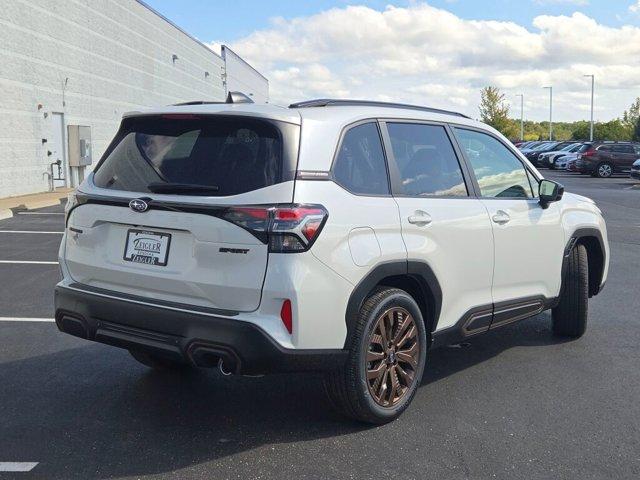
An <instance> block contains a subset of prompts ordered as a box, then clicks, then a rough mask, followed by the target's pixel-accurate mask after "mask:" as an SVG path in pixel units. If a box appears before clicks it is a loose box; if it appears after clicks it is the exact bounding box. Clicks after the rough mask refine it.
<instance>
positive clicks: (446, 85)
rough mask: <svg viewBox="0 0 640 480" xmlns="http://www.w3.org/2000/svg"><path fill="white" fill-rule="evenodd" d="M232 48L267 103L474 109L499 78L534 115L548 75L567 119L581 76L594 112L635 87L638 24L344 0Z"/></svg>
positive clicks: (539, 111) (613, 112)
mask: <svg viewBox="0 0 640 480" xmlns="http://www.w3.org/2000/svg"><path fill="white" fill-rule="evenodd" d="M639 1H640V0H639ZM231 47H232V48H233V49H234V50H235V51H236V52H238V53H239V54H240V55H242V56H243V57H244V58H246V59H247V60H248V61H249V62H251V63H252V64H253V65H254V66H256V67H257V68H258V69H259V70H261V71H262V72H263V73H265V75H266V76H267V77H268V78H269V79H270V86H271V97H272V101H274V102H275V103H289V102H291V101H295V100H302V99H305V98H313V97H351V98H372V99H377V100H394V101H402V102H416V103H421V104H429V105H432V106H435V107H441V108H447V107H448V108H458V109H461V110H462V111H464V112H466V113H468V114H470V115H472V116H474V117H475V116H477V115H478V113H477V104H478V100H479V90H480V88H482V87H483V86H485V85H497V86H499V87H501V88H502V89H504V91H505V94H506V95H507V98H508V99H511V98H514V95H515V94H516V93H522V92H524V93H525V96H526V97H527V103H528V104H529V103H530V102H533V103H532V104H531V105H532V106H531V108H529V109H528V110H529V115H531V117H533V118H540V119H542V118H545V117H546V111H547V110H546V109H547V108H548V107H547V104H546V103H545V100H544V99H545V98H547V97H545V94H544V92H543V91H542V89H541V87H542V86H543V85H548V84H553V85H554V103H556V104H557V105H554V110H555V111H556V115H557V118H558V119H567V120H571V119H578V118H583V117H584V112H582V111H581V108H580V106H579V105H578V104H579V103H583V102H582V98H579V97H572V96H571V95H569V93H572V94H573V93H584V92H586V91H588V89H589V87H590V83H589V82H588V80H587V79H585V78H584V77H583V75H584V74H586V73H594V74H595V75H596V91H597V93H598V96H597V101H598V102H599V104H598V107H599V108H600V109H601V110H600V115H601V116H602V118H603V119H609V118H612V117H615V116H619V115H620V114H621V113H622V110H624V109H625V108H627V107H628V105H629V104H630V103H631V101H632V100H633V99H634V98H635V97H636V96H638V94H639V93H640V28H638V27H634V26H629V25H626V26H623V27H620V28H613V27H609V26H605V25H603V24H600V23H598V22H597V21H596V20H594V19H592V18H590V17H588V16H586V15H584V14H582V13H574V14H573V15H571V16H550V15H542V16H539V17H536V18H535V19H534V21H533V25H531V26H530V27H529V28H525V26H522V25H518V24H516V23H513V22H506V21H491V20H465V19H462V18H460V17H457V16H456V15H454V14H452V13H451V12H448V11H447V10H444V9H440V8H435V7H432V6H430V5H427V4H417V3H412V4H410V6H408V7H406V8H401V7H394V6H389V7H387V8H385V9H384V10H382V11H379V10H375V9H373V8H369V7H365V6H348V7H344V8H333V9H331V10H327V11H324V12H321V13H318V14H316V15H312V16H308V17H299V18H294V19H291V20H285V19H282V18H279V19H275V20H274V21H273V23H272V25H271V26H270V27H269V28H267V29H264V30H259V31H256V32H253V33H252V34H250V35H248V36H247V37H244V38H241V39H240V40H238V41H237V42H234V43H233V44H232V45H231ZM538 103H539V104H538ZM531 117H530V118H531Z"/></svg>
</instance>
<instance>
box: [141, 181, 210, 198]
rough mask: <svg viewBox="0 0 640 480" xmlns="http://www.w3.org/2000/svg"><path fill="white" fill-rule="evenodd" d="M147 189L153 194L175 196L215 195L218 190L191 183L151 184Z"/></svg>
mask: <svg viewBox="0 0 640 480" xmlns="http://www.w3.org/2000/svg"><path fill="white" fill-rule="evenodd" d="M147 188H148V189H149V190H151V191H152V192H153V193H174V194H176V195H188V194H191V193H199V194H201V195H203V194H207V193H209V194H215V193H217V192H218V190H220V188H219V187H217V186H216V185H198V184H192V183H165V182H152V183H150V184H149V185H147Z"/></svg>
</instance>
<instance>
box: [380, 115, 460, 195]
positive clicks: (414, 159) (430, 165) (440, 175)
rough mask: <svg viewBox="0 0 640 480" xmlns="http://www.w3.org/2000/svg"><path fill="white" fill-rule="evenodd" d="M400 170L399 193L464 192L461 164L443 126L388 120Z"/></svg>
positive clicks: (440, 193)
mask: <svg viewBox="0 0 640 480" xmlns="http://www.w3.org/2000/svg"><path fill="white" fill-rule="evenodd" d="M387 129H388V131H389V137H390V138H391V145H392V147H393V155H394V157H395V159H396V164H397V166H398V170H399V173H400V182H401V184H400V186H399V188H400V191H399V192H394V193H396V194H398V195H412V196H414V195H415V196H455V197H459V196H467V187H466V186H465V183H464V178H463V176H462V171H461V170H460V164H459V163H458V159H457V157H456V154H455V151H454V149H453V146H452V145H451V141H450V140H449V137H448V135H447V132H446V130H445V129H444V127H442V126H439V125H421V124H414V123H388V124H387Z"/></svg>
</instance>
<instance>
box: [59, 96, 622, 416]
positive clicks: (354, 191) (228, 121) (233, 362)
mask: <svg viewBox="0 0 640 480" xmlns="http://www.w3.org/2000/svg"><path fill="white" fill-rule="evenodd" d="M65 230H66V231H65V235H64V238H63V241H62V245H61V247H60V255H59V256H60V267H61V270H62V276H63V278H62V280H61V282H60V283H59V284H58V285H57V287H56V292H55V305H56V313H55V317H56V322H57V325H58V328H59V329H60V330H61V331H63V332H66V333H69V334H71V335H75V336H78V337H82V338H85V339H88V340H93V341H96V342H101V343H106V344H109V345H113V346H116V347H121V348H125V349H127V350H129V351H130V352H131V354H132V355H133V357H134V358H135V359H136V360H138V361H140V362H142V363H144V364H145V365H148V366H150V367H153V368H159V369H163V368H174V369H178V368H192V367H219V368H220V370H222V372H223V373H226V374H231V373H235V374H248V375H256V374H265V373H273V372H295V371H315V372H323V374H324V378H325V380H324V383H325V387H326V391H327V393H328V394H329V398H330V399H331V400H332V403H333V404H334V405H335V406H336V407H337V408H338V409H339V410H341V411H342V412H343V413H345V414H346V415H348V416H350V417H353V418H356V419H358V420H361V421H365V422H370V423H384V422H388V421H390V420H393V419H394V418H396V417H397V416H399V415H400V414H401V413H402V412H403V411H404V410H405V409H406V408H407V406H408V405H409V403H410V402H411V400H412V398H413V396H414V394H415V393H416V389H417V388H418V386H419V385H420V381H421V377H422V373H423V370H424V369H425V365H427V356H428V353H429V352H430V351H431V350H432V349H433V348H435V347H438V346H441V345H448V344H455V343H459V342H461V341H463V340H464V339H468V338H470V337H473V336H476V335H479V334H482V333H485V332H487V331H490V330H493V329H495V328H498V327H501V326H504V325H507V324H510V323H512V322H515V321H517V320H521V319H525V318H527V317H531V316H533V315H536V314H538V313H540V312H542V311H543V310H547V309H552V318H553V330H554V332H555V333H556V334H558V335H564V336H569V337H579V336H581V335H582V334H583V333H584V332H585V329H586V322H587V301H588V298H589V297H591V296H593V295H596V294H597V293H598V292H599V291H600V290H601V289H602V287H603V284H604V282H605V280H606V277H607V270H608V263H609V247H608V243H607V234H606V227H605V222H604V220H603V218H602V215H601V212H600V210H599V209H598V208H597V207H596V205H595V204H594V202H593V201H591V200H589V199H588V198H585V197H582V196H578V195H573V194H569V193H565V194H564V195H563V187H562V186H561V185H559V184H557V183H554V182H552V181H549V180H543V179H542V177H541V175H540V174H539V173H538V172H537V170H536V169H535V168H534V167H532V166H531V164H530V163H529V162H528V161H527V160H526V159H525V158H524V157H523V156H522V155H521V154H520V153H519V152H518V150H517V149H516V148H514V147H513V146H512V145H511V144H510V143H509V142H508V141H507V140H506V139H505V138H504V137H503V136H502V135H500V134H499V133H497V132H496V131H495V130H493V129H492V128H490V127H488V126H486V125H484V124H482V123H479V122H477V121H474V120H472V119H470V118H468V117H466V116H464V115H461V114H458V113H454V112H448V111H443V110H437V109H432V108H423V107H416V106H411V105H400V104H389V103H380V102H368V101H348V100H315V101H308V102H302V103H297V104H293V105H290V106H289V107H288V108H283V107H276V106H272V105H257V104H253V103H252V102H251V101H250V100H249V99H248V98H247V97H244V96H243V95H242V94H239V93H235V92H234V93H232V94H230V95H229V98H228V99H227V101H226V102H224V103H217V104H216V103H208V102H192V103H189V104H182V105H175V106H170V107H165V108H160V109H156V110H150V111H143V112H132V113H128V114H126V115H125V116H124V118H123V120H122V125H121V127H120V130H119V131H118V133H117V135H116V137H115V139H114V140H113V142H112V143H111V144H110V146H109V147H108V148H107V150H106V152H105V154H104V156H103V157H102V159H101V160H100V162H99V163H98V165H97V167H96V169H95V171H94V172H93V173H91V174H90V175H89V176H88V177H87V179H86V180H85V181H84V183H83V184H82V185H81V186H80V188H79V189H78V191H77V192H76V193H75V195H72V196H71V197H70V199H69V202H68V204H67V218H66V229H65Z"/></svg>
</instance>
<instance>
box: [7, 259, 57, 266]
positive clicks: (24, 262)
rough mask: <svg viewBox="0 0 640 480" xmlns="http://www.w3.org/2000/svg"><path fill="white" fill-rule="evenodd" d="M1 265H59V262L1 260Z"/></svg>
mask: <svg viewBox="0 0 640 480" xmlns="http://www.w3.org/2000/svg"><path fill="white" fill-rule="evenodd" d="M0 263H15V264H25V265H58V262H39V261H35V260H0Z"/></svg>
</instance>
